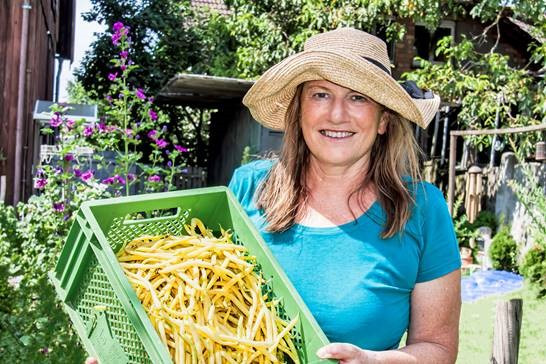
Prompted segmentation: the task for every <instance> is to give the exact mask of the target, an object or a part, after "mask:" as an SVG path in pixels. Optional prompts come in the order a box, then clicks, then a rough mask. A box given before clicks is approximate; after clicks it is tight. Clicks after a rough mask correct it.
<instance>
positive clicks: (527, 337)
mask: <svg viewBox="0 0 546 364" xmlns="http://www.w3.org/2000/svg"><path fill="white" fill-rule="evenodd" d="M511 298H522V299H523V323H522V325H521V339H520V347H519V361H518V363H519V364H544V363H546V299H542V300H538V299H537V298H536V294H535V292H534V291H533V289H532V288H530V287H529V286H527V285H525V287H524V288H523V289H521V290H519V291H516V292H513V293H508V294H504V295H496V296H489V297H485V298H482V299H479V300H477V301H475V302H473V303H463V307H462V312H461V326H460V331H459V332H460V344H459V357H458V359H457V363H459V364H473V363H489V358H490V355H491V348H492V345H493V327H494V324H495V308H496V302H497V301H498V300H501V299H502V300H509V299H511Z"/></svg>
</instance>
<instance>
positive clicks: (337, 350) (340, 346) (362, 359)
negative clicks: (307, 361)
mask: <svg viewBox="0 0 546 364" xmlns="http://www.w3.org/2000/svg"><path fill="white" fill-rule="evenodd" d="M317 356H318V357H319V358H321V359H337V360H339V363H340V364H373V363H375V362H376V361H375V360H374V358H373V356H372V352H371V351H368V350H362V349H360V348H359V347H358V346H355V345H352V344H344V343H333V344H328V345H326V346H323V347H322V348H320V349H319V350H318V351H317Z"/></svg>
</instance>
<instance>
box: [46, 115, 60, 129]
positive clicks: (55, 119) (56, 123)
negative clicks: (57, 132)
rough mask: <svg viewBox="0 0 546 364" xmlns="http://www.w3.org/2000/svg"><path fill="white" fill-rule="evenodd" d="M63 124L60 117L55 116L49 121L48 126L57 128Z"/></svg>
mask: <svg viewBox="0 0 546 364" xmlns="http://www.w3.org/2000/svg"><path fill="white" fill-rule="evenodd" d="M62 123H63V119H61V117H60V115H55V116H54V117H52V118H51V120H49V125H51V126H52V127H54V128H57V127H58V126H59V125H61V124H62Z"/></svg>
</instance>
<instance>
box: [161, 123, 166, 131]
mask: <svg viewBox="0 0 546 364" xmlns="http://www.w3.org/2000/svg"><path fill="white" fill-rule="evenodd" d="M161 131H162V132H163V133H164V132H166V131H167V125H163V127H162V128H161Z"/></svg>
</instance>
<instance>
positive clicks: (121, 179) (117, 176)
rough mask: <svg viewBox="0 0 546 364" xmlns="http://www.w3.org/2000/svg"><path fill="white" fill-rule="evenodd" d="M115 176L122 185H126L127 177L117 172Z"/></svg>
mask: <svg viewBox="0 0 546 364" xmlns="http://www.w3.org/2000/svg"><path fill="white" fill-rule="evenodd" d="M114 178H115V179H116V181H117V182H118V183H119V184H120V185H124V184H125V178H123V177H121V176H120V175H118V174H116V175H115V176H114Z"/></svg>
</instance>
